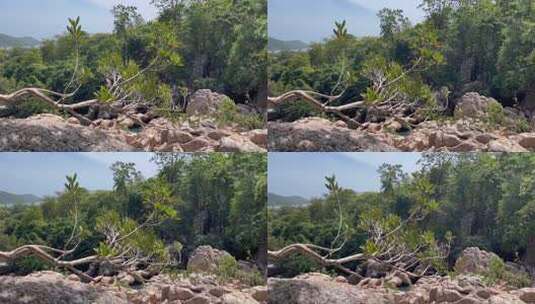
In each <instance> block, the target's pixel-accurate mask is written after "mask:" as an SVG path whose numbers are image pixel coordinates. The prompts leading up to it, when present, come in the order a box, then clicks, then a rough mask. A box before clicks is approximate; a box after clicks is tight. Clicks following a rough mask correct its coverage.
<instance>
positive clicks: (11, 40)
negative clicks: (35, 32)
mask: <svg viewBox="0 0 535 304" xmlns="http://www.w3.org/2000/svg"><path fill="white" fill-rule="evenodd" d="M39 43H40V42H39V40H37V39H35V38H32V37H12V36H9V35H6V34H0V48H13V47H22V48H32V47H36V46H38V45H39Z"/></svg>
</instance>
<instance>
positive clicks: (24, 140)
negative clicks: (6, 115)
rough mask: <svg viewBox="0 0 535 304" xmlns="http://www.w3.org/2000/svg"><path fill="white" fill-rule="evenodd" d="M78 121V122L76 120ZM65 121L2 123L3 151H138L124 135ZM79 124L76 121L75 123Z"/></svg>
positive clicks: (53, 117) (47, 117) (46, 117)
mask: <svg viewBox="0 0 535 304" xmlns="http://www.w3.org/2000/svg"><path fill="white" fill-rule="evenodd" d="M74 120H76V119H74ZM72 121H73V120H72V119H71V120H70V121H67V120H64V119H63V118H61V117H59V116H56V115H51V114H41V115H37V116H33V117H30V118H27V119H2V120H0V151H39V152H47V151H63V152H82V151H95V152H102V151H135V150H136V148H135V147H133V146H131V145H129V144H128V143H127V142H125V141H124V138H123V136H122V133H121V132H120V131H118V132H109V131H102V130H95V129H93V128H89V127H84V126H81V125H79V124H73V123H72ZM76 121H77V120H76Z"/></svg>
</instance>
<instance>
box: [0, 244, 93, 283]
mask: <svg viewBox="0 0 535 304" xmlns="http://www.w3.org/2000/svg"><path fill="white" fill-rule="evenodd" d="M53 254H60V256H64V255H65V251H64V250H59V249H55V248H50V247H47V246H41V245H24V246H21V247H18V248H16V249H14V250H11V251H7V252H6V251H0V261H2V262H13V261H15V260H17V259H19V258H23V257H29V256H34V257H36V258H38V259H40V260H42V261H44V262H46V263H49V264H51V265H52V266H55V267H59V268H65V269H67V270H69V271H71V272H73V273H74V274H76V275H77V276H78V277H80V278H81V279H82V280H85V281H88V282H91V281H93V278H92V277H90V276H88V275H87V274H85V273H83V272H82V271H80V270H78V269H76V266H79V265H83V264H89V263H92V262H95V261H96V260H97V259H98V256H89V257H85V258H81V259H77V260H72V261H65V260H62V259H58V258H57V257H54V256H53Z"/></svg>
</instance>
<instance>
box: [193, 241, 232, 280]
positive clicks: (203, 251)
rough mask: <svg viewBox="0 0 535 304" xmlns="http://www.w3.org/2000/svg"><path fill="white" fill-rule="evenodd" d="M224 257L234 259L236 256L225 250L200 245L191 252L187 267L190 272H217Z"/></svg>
mask: <svg viewBox="0 0 535 304" xmlns="http://www.w3.org/2000/svg"><path fill="white" fill-rule="evenodd" d="M224 259H234V257H232V256H231V255H230V254H229V253H228V252H226V251H224V250H219V249H215V248H212V247H211V246H200V247H197V249H195V250H194V251H193V253H192V254H191V256H190V258H189V260H188V265H187V268H188V271H190V272H201V273H202V272H204V273H215V272H217V270H218V268H219V265H220V263H221V262H222V261H223V260H224Z"/></svg>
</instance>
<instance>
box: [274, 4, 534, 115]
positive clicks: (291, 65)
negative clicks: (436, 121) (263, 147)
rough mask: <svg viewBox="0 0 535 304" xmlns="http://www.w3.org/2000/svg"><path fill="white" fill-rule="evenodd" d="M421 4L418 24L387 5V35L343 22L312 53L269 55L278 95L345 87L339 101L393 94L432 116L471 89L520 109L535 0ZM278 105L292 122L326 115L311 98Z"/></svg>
mask: <svg viewBox="0 0 535 304" xmlns="http://www.w3.org/2000/svg"><path fill="white" fill-rule="evenodd" d="M420 7H421V8H422V9H423V10H424V11H425V12H426V19H425V20H424V21H423V22H421V23H418V24H416V25H412V24H411V23H410V22H409V20H408V18H406V17H405V16H404V15H403V12H402V11H401V10H394V9H383V10H381V11H380V12H379V14H378V16H379V18H380V30H381V35H380V37H354V36H352V35H351V34H349V33H348V32H347V29H346V27H345V22H342V23H337V24H336V28H335V30H334V35H333V36H332V37H331V38H328V39H326V40H325V41H323V42H321V43H314V44H312V45H311V46H310V48H309V49H308V50H307V51H305V52H282V53H277V54H270V69H269V86H270V90H271V94H272V95H274V96H278V95H280V94H282V93H284V92H287V91H290V90H296V89H301V90H311V91H316V92H319V93H322V94H327V95H337V94H340V93H343V95H342V96H341V98H337V99H336V102H335V103H336V104H333V105H341V104H347V103H349V102H354V101H357V100H363V101H364V102H365V104H366V105H370V104H372V103H373V104H381V103H386V102H388V101H389V100H390V99H393V100H395V101H396V102H405V103H412V104H419V105H423V106H424V107H426V108H427V110H426V112H427V115H428V117H430V118H436V115H437V114H446V115H447V114H450V115H451V106H452V104H451V102H449V101H448V100H450V101H451V100H453V99H455V98H457V97H459V96H461V95H462V94H463V93H466V92H478V93H480V94H482V95H486V96H492V97H494V98H496V99H497V100H498V101H500V103H501V104H502V105H504V106H516V107H519V108H520V104H521V103H522V102H523V101H524V100H525V97H526V96H527V95H529V94H531V93H530V92H531V91H532V87H533V85H534V83H535V79H534V78H533V75H535V70H534V69H535V57H534V53H533V50H534V49H535V40H534V39H533V37H534V35H533V31H534V24H535V19H534V18H535V17H534V16H535V14H534V9H535V7H534V3H533V1H530V0H497V1H492V0H476V1H461V0H423V1H422V3H421V6H420ZM402 75H403V76H402ZM400 76H402V78H403V79H401V80H400V79H398V77H400ZM393 80H395V81H393ZM435 92H439V94H438V95H437V94H435ZM502 110H503V109H497V111H502ZM528 110H529V111H531V109H528ZM277 111H278V113H277V116H276V117H278V118H280V119H283V120H287V121H293V120H296V119H298V118H301V117H304V116H317V115H319V114H321V111H318V110H317V109H316V108H314V107H313V106H311V105H310V104H306V103H304V102H297V103H288V104H283V105H281V106H279V107H278V108H277ZM527 116H530V117H529V118H531V116H532V113H531V112H530V113H528V114H527Z"/></svg>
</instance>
